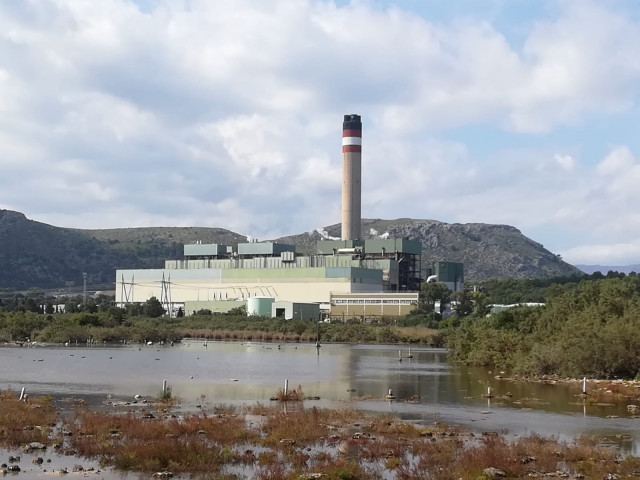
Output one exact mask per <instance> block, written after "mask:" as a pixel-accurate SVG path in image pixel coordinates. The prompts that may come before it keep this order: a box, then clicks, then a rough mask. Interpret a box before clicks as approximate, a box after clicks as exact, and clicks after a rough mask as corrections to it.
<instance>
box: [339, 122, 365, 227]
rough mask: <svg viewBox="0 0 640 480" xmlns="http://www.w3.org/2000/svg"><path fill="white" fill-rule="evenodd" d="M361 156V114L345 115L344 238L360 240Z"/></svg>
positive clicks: (343, 158)
mask: <svg viewBox="0 0 640 480" xmlns="http://www.w3.org/2000/svg"><path fill="white" fill-rule="evenodd" d="M361 157H362V121H361V119H360V115H355V114H351V115H345V116H344V123H343V124H342V240H360V229H361V223H362V219H361V218H360V215H361V213H360V210H361V178H362V158H361Z"/></svg>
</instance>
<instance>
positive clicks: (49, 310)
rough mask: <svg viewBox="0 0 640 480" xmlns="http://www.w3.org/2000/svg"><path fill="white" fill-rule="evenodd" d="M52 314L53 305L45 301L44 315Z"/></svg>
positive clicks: (53, 310)
mask: <svg viewBox="0 0 640 480" xmlns="http://www.w3.org/2000/svg"><path fill="white" fill-rule="evenodd" d="M54 312H55V309H54V308H53V303H51V302H50V301H47V302H46V303H45V304H44V313H46V314H47V315H51V314H52V313H54Z"/></svg>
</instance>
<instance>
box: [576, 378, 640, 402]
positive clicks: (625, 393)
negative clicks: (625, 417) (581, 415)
mask: <svg viewBox="0 0 640 480" xmlns="http://www.w3.org/2000/svg"><path fill="white" fill-rule="evenodd" d="M578 384H579V388H580V392H581V391H582V382H578ZM638 385H639V384H638V383H637V382H621V381H607V380H598V381H588V382H587V395H586V397H585V401H586V403H588V404H594V403H602V402H610V401H612V400H615V401H620V400H626V401H628V402H636V403H638V402H640V388H638Z"/></svg>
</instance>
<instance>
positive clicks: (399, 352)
mask: <svg viewBox="0 0 640 480" xmlns="http://www.w3.org/2000/svg"><path fill="white" fill-rule="evenodd" d="M398 361H400V362H401V361H402V350H398Z"/></svg>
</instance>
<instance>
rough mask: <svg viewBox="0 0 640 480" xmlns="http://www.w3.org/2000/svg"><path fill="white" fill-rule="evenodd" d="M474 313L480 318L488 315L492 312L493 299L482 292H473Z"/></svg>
mask: <svg viewBox="0 0 640 480" xmlns="http://www.w3.org/2000/svg"><path fill="white" fill-rule="evenodd" d="M471 298H472V299H473V313H474V314H475V315H477V316H479V317H484V316H485V315H488V314H489V312H490V311H491V299H490V298H489V297H487V296H486V295H485V294H484V293H482V292H473V293H472V294H471Z"/></svg>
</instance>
